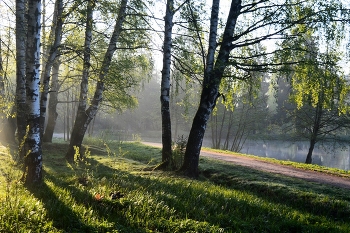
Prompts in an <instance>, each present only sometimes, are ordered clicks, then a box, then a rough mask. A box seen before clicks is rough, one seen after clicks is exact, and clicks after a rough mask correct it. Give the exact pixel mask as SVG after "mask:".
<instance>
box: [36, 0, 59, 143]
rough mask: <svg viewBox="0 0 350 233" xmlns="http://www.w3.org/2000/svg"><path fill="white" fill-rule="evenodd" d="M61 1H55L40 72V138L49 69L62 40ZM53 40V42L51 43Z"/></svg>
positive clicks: (42, 127)
mask: <svg viewBox="0 0 350 233" xmlns="http://www.w3.org/2000/svg"><path fill="white" fill-rule="evenodd" d="M62 13H63V0H56V2H55V12H54V19H53V23H52V27H51V32H50V37H49V43H50V44H51V43H52V44H51V45H50V46H49V47H48V50H49V54H48V57H47V61H46V64H45V68H44V70H43V72H42V80H43V87H42V92H41V95H40V133H41V136H42V135H43V134H44V128H45V118H46V106H47V96H48V93H49V83H50V77H51V76H50V75H51V69H52V66H53V64H54V61H55V59H56V57H57V54H58V48H59V46H60V44H61V40H62V27H63V19H62V17H63V16H62ZM52 40H53V42H51V41H52Z"/></svg>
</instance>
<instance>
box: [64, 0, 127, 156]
mask: <svg viewBox="0 0 350 233" xmlns="http://www.w3.org/2000/svg"><path fill="white" fill-rule="evenodd" d="M127 3H128V0H122V2H121V5H120V9H119V12H118V18H117V20H116V24H115V27H114V31H113V34H112V37H111V39H110V41H109V45H108V48H107V51H106V53H105V56H104V60H103V62H102V67H101V70H100V73H99V79H98V82H97V85H96V88H95V94H94V98H93V99H92V101H91V104H90V106H89V108H88V109H87V110H86V111H85V109H84V111H83V109H82V106H83V105H79V107H78V112H77V117H76V120H75V123H74V127H73V131H72V135H71V140H70V144H69V147H68V152H67V154H66V159H67V160H68V161H73V160H74V154H75V147H78V149H79V150H80V149H81V144H82V142H83V139H84V135H85V132H86V130H87V127H88V125H89V124H90V122H91V120H92V119H93V118H94V117H95V116H96V113H97V110H98V107H99V105H100V103H101V101H102V94H103V90H104V78H105V77H106V75H107V74H108V71H109V67H110V64H111V61H112V57H113V54H114V52H115V51H116V49H117V45H116V44H117V42H118V39H119V36H120V33H121V31H122V25H123V22H124V19H125V16H126V6H127ZM91 11H92V9H91ZM91 20H92V12H91ZM90 36H91V32H90ZM90 41H91V38H90ZM86 88H87V86H86ZM81 100H82V99H81V98H80V101H81ZM80 101H79V103H80ZM85 104H86V100H85ZM85 106H86V105H85Z"/></svg>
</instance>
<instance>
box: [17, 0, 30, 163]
mask: <svg viewBox="0 0 350 233" xmlns="http://www.w3.org/2000/svg"><path fill="white" fill-rule="evenodd" d="M26 3H27V0H16V109H17V114H16V115H17V138H18V142H19V145H20V146H19V155H20V158H21V159H22V158H23V157H24V150H23V148H22V146H21V145H22V144H21V143H22V140H23V138H24V135H25V132H26V125H27V123H26V117H25V113H26V87H25V83H26V61H25V57H26V26H25V25H26V24H27V21H26V19H25V9H26Z"/></svg>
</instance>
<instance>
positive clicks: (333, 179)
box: [142, 142, 350, 189]
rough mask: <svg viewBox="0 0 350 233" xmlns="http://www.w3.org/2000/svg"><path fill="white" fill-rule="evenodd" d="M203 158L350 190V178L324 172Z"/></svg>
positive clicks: (238, 158) (230, 157)
mask: <svg viewBox="0 0 350 233" xmlns="http://www.w3.org/2000/svg"><path fill="white" fill-rule="evenodd" d="M142 143H143V144H145V145H149V146H154V147H161V146H162V144H160V143H153V142H142ZM201 156H205V157H210V158H213V159H219V160H223V161H226V162H230V163H234V164H235V165H239V166H244V167H249V168H251V169H255V170H259V171H264V172H270V173H275V174H281V175H285V176H289V177H295V178H298V179H303V180H307V181H310V182H316V183H322V184H328V185H332V186H334V187H340V188H347V189H350V177H342V176H337V175H333V174H327V173H324V172H318V171H311V170H304V169H300V168H295V167H292V166H288V165H282V164H278V163H273V162H268V161H263V160H260V159H258V158H254V157H249V156H242V155H241V154H233V153H230V154H228V153H225V152H214V151H209V150H205V149H202V150H201Z"/></svg>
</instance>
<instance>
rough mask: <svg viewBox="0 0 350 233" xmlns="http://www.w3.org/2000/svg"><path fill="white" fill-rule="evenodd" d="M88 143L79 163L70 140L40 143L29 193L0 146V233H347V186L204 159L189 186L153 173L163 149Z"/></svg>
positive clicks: (187, 182)
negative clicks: (40, 165)
mask: <svg viewBox="0 0 350 233" xmlns="http://www.w3.org/2000/svg"><path fill="white" fill-rule="evenodd" d="M89 144H90V145H89V146H86V152H87V153H86V155H87V158H86V159H85V161H83V162H79V163H76V164H68V163H67V162H66V161H65V160H64V159H63V157H64V153H65V152H66V147H67V145H66V144H64V143H58V142H57V143H52V144H45V145H44V171H45V172H44V181H43V184H42V185H40V186H36V187H32V188H25V187H23V185H22V183H20V182H18V180H19V177H20V175H21V174H20V172H19V171H18V169H17V166H16V164H15V163H14V162H13V161H12V158H11V156H10V155H9V152H8V150H7V149H6V148H0V168H1V170H0V171H1V175H0V232H126V233H132V232H171V233H172V232H250V233H252V232H327V233H329V232H350V196H349V195H348V193H349V190H346V189H341V188H333V187H331V186H327V185H321V184H317V183H311V182H306V181H303V180H299V179H296V178H290V177H285V176H282V175H275V174H270V173H265V172H261V171H256V170H252V169H249V168H244V167H240V166H236V165H233V164H229V163H225V162H222V161H217V160H213V159H208V158H201V160H200V170H201V175H200V178H199V180H191V179H188V178H186V177H182V176H180V175H178V174H177V173H174V172H165V171H154V170H153V169H152V168H153V167H154V166H155V165H157V164H158V163H159V162H160V160H161V151H160V149H157V148H152V147H148V146H145V145H143V144H141V143H120V142H114V141H109V142H108V143H107V144H108V145H105V146H104V147H102V146H101V144H100V143H95V144H94V142H93V140H91V141H89ZM114 191H120V192H121V193H122V194H124V197H122V198H121V199H117V200H111V199H110V198H109V193H110V192H114ZM97 193H98V194H100V195H103V196H104V198H102V199H100V200H97V199H96V197H97V196H96V194H97Z"/></svg>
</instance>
